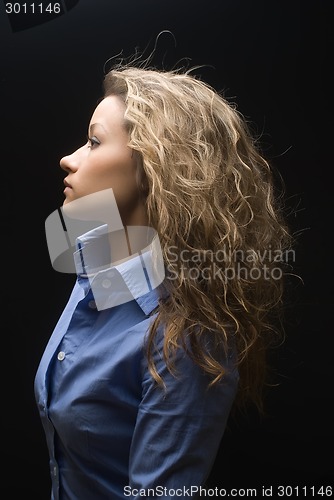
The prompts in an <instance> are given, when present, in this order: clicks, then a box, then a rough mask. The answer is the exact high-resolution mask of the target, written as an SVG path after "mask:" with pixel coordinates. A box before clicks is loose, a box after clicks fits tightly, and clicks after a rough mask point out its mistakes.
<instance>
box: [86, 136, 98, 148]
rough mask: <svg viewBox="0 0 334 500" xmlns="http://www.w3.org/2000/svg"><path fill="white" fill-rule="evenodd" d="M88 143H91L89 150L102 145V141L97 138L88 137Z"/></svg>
mask: <svg viewBox="0 0 334 500" xmlns="http://www.w3.org/2000/svg"><path fill="white" fill-rule="evenodd" d="M87 141H88V142H89V145H88V147H89V148H93V147H94V146H98V145H99V144H100V141H99V140H98V139H97V138H96V137H87Z"/></svg>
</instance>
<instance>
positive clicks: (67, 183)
mask: <svg viewBox="0 0 334 500" xmlns="http://www.w3.org/2000/svg"><path fill="white" fill-rule="evenodd" d="M64 186H65V189H64V191H67V190H68V189H72V186H71V184H70V183H69V182H67V180H66V179H64Z"/></svg>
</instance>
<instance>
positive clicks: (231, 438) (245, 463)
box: [0, 0, 334, 500]
mask: <svg viewBox="0 0 334 500" xmlns="http://www.w3.org/2000/svg"><path fill="white" fill-rule="evenodd" d="M5 3H6V2H2V3H1V4H0V32H1V39H0V42H1V45H0V50H1V65H0V68H1V79H0V85H1V86H0V89H1V111H0V112H1V127H2V133H1V156H0V157H1V170H2V198H1V200H2V203H3V214H4V217H3V219H2V221H3V235H4V236H3V239H2V241H3V244H2V247H3V250H4V257H2V262H3V268H2V276H3V287H2V289H3V301H4V302H3V303H4V305H5V307H4V310H3V311H4V321H3V323H2V331H3V333H2V359H3V367H4V375H3V377H2V382H3V389H4V391H3V403H2V414H3V417H4V423H3V426H2V430H3V434H4V435H3V441H4V442H6V443H8V444H7V445H6V446H5V447H4V448H3V449H4V452H3V454H4V457H3V458H4V459H5V461H6V471H7V469H8V472H6V474H5V476H4V477H3V484H2V486H3V488H5V487H6V486H7V487H8V490H9V491H10V492H11V495H10V496H9V497H7V498H16V496H15V494H17V495H19V496H20V498H26V496H28V495H29V496H31V498H33V499H36V500H39V499H42V500H44V499H45V500H47V499H48V497H49V486H50V485H49V471H48V456H47V451H46V445H45V442H44V435H43V432H42V428H41V425H40V421H39V416H38V414H37V410H36V407H35V401H34V395H33V380H34V375H35V371H36V369H37V365H38V362H39V359H40V357H41V355H42V352H43V349H44V347H45V345H46V342H47V340H48V338H49V335H50V334H51V332H52V329H53V327H54V325H55V322H56V321H57V319H58V316H59V314H60V313H61V311H62V309H63V306H64V305H65V302H66V300H67V297H68V295H69V292H70V290H71V287H72V284H73V276H68V275H63V274H60V273H57V272H55V271H54V270H53V269H52V267H51V264H50V261H49V256H48V252H47V247H46V240H45V232H44V222H45V219H46V218H47V216H48V215H49V214H50V213H51V212H53V211H54V210H55V209H56V208H58V207H59V206H60V205H61V204H62V201H63V194H62V190H63V185H62V179H63V175H62V173H61V170H60V168H59V159H60V158H61V157H62V156H63V155H64V154H67V153H69V152H71V151H73V149H74V148H76V147H78V146H79V145H80V144H82V142H83V141H84V140H85V137H86V127H87V124H88V121H89V119H90V115H91V113H92V111H93V109H94V107H95V105H96V103H97V99H98V98H99V97H100V96H101V88H102V87H101V83H102V78H103V72H104V63H105V62H106V61H107V60H108V59H109V58H111V57H113V56H115V55H116V54H118V53H120V52H121V51H123V54H124V55H125V56H128V55H131V54H132V53H133V52H134V51H135V49H136V47H137V48H138V49H139V50H141V51H143V50H144V49H145V48H147V49H146V52H145V54H146V55H148V54H149V53H150V52H151V51H152V49H153V46H154V43H155V40H156V37H157V35H158V33H160V32H162V31H165V30H169V31H170V32H172V34H173V36H171V35H168V34H167V33H165V34H162V35H161V36H160V38H159V42H158V44H157V51H156V56H155V59H154V60H155V62H156V64H157V65H158V66H160V67H162V66H164V67H165V68H167V69H170V68H171V67H172V66H173V65H174V64H178V63H179V61H181V60H183V64H185V65H188V66H194V65H203V68H202V69H200V70H198V71H197V73H199V74H200V75H201V76H202V78H203V79H205V80H206V81H208V82H209V83H210V84H212V85H213V86H215V87H216V88H217V90H224V92H225V95H226V96H227V97H228V98H230V99H231V100H233V101H234V102H236V103H237V105H238V108H239V110H240V111H241V112H242V113H243V114H244V115H245V116H246V117H247V118H248V120H249V121H250V122H251V123H252V126H253V128H254V129H255V130H256V131H257V132H258V133H259V134H261V137H262V139H261V140H262V146H263V148H264V150H265V153H266V155H267V157H268V158H269V159H270V161H271V162H272V164H273V165H274V167H275V168H276V169H277V171H278V172H279V173H280V174H281V175H282V177H283V180H284V183H285V189H286V193H285V196H286V200H287V208H288V212H289V214H290V215H289V216H288V219H289V223H290V226H291V228H292V230H293V231H294V232H295V233H296V235H297V236H298V237H297V245H296V248H295V251H296V258H295V263H294V272H295V273H296V274H298V275H300V276H301V278H302V281H301V280H298V279H295V280H292V281H291V285H290V289H289V293H288V300H287V312H286V333H287V338H286V341H285V343H284V345H283V346H282V347H281V348H280V350H279V351H278V352H276V353H275V355H274V357H273V360H274V363H275V367H276V373H277V379H276V380H277V383H278V385H277V386H276V387H274V388H273V389H272V390H271V391H270V392H269V394H268V397H267V400H266V405H267V412H268V416H267V417H266V418H264V419H260V418H258V417H257V416H256V414H255V413H254V412H252V411H250V412H249V413H248V414H247V415H245V416H244V417H242V418H239V419H238V421H232V422H231V423H230V424H229V427H228V429H227V431H226V434H225V436H224V438H223V442H222V443H221V447H220V451H219V454H218V457H217V460H216V463H215V466H214V469H213V472H212V475H211V477H210V482H209V484H210V485H211V486H213V487H214V486H218V487H234V488H245V489H246V488H250V487H256V488H259V490H258V491H259V493H258V496H261V495H260V488H261V487H262V485H265V486H266V487H270V486H271V485H274V486H277V485H279V484H280V485H282V486H283V487H284V488H288V487H289V486H299V487H300V488H301V487H303V486H307V487H308V488H310V487H312V486H316V487H318V486H321V485H324V486H326V485H328V484H332V483H333V458H332V450H333V430H332V424H333V412H332V409H331V405H332V403H333V375H332V374H333V341H332V336H333V327H332V322H331V314H332V309H333V306H334V303H333V292H332V286H331V283H332V282H333V280H332V278H331V274H332V260H333V259H332V248H331V244H330V242H331V241H332V240H331V236H332V235H331V233H332V227H333V225H332V210H331V209H332V207H333V205H332V203H331V202H332V179H333V176H332V169H333V162H332V148H331V145H332V141H333V139H332V133H333V128H332V124H331V119H332V117H331V115H330V112H329V109H330V105H331V101H332V88H330V85H329V80H330V78H329V76H330V75H329V73H330V66H331V64H330V62H331V59H330V55H331V54H330V53H329V34H330V29H331V26H330V15H329V2H328V3H326V2H324V1H322V0H318V1H314V2H305V1H296V0H290V1H287V0H281V1H276V0H269V1H268V0H254V1H249V0H216V1H213V0H206V1H201V2H200V1H198V0H177V1H176V0H127V1H116V0H94V1H92V0H79V1H72V2H69V1H68V2H60V4H61V7H62V9H63V14H62V15H58V16H57V15H56V16H53V17H52V15H51V14H49V15H48V14H47V13H45V15H44V17H43V16H41V15H38V16H37V14H36V13H35V14H32V13H31V12H30V14H28V13H27V14H24V15H22V10H21V15H19V14H15V15H11V16H7V14H6V8H5ZM17 3H18V2H17ZM21 3H23V2H21ZM40 3H41V2H38V3H36V4H35V6H36V8H38V7H37V6H38V5H39V4H40ZM48 3H49V2H44V4H45V5H47V4H48ZM30 4H31V2H28V3H27V5H30ZM71 7H72V8H71ZM22 9H23V7H22ZM285 494H286V496H288V495H289V490H288V489H286V492H285ZM299 496H305V494H304V491H303V492H302V491H300V492H299Z"/></svg>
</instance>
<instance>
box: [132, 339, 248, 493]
mask: <svg viewBox="0 0 334 500" xmlns="http://www.w3.org/2000/svg"><path fill="white" fill-rule="evenodd" d="M162 342H163V335H161V334H160V335H159V338H158V350H157V352H156V353H155V363H156V367H157V370H158V373H159V374H160V375H161V377H162V378H163V380H164V381H165V384H166V390H164V389H163V388H160V387H158V386H157V384H156V383H155V382H154V380H153V379H152V376H151V374H150V373H149V371H148V368H147V364H146V368H145V369H144V376H143V394H142V401H141V404H140V406H139V411H138V416H137V421H136V426H135V432H134V435H133V440H132V445H131V452H130V464H129V466H130V467H129V469H130V483H129V492H132V496H131V498H132V499H137V498H138V499H139V498H142V497H143V495H145V496H146V497H151V498H159V497H160V498H165V499H169V498H175V497H177V496H178V497H179V498H180V497H181V498H187V497H188V496H190V497H192V498H196V491H197V490H199V488H200V486H201V485H203V484H204V482H205V480H206V479H207V477H208V475H209V473H210V471H211V468H212V465H213V462H214V459H215V457H216V454H217V452H218V447H219V444H220V441H221V438H222V436H223V433H224V430H225V427H226V422H227V419H228V415H229V413H230V409H231V406H232V403H233V400H234V397H235V394H236V389H237V383H238V372H237V370H236V369H235V368H233V366H232V364H233V363H232V358H233V357H234V356H232V357H231V358H228V359H226V360H225V363H224V364H225V366H226V369H227V374H226V376H225V377H224V378H223V380H222V381H221V382H220V383H219V384H217V385H214V386H213V387H211V388H208V383H209V378H208V377H207V376H206V375H205V374H204V373H203V371H202V370H201V369H200V368H199V367H198V366H197V365H195V363H194V362H193V361H192V360H191V359H190V357H189V356H188V355H187V354H186V353H185V351H184V350H181V349H180V350H179V351H178V354H177V357H176V361H175V367H176V370H177V371H176V374H175V375H174V374H171V373H170V372H169V371H168V369H167V366H166V364H165V362H164V360H163V358H162V355H161V349H162ZM159 353H160V354H159ZM229 365H230V366H229ZM176 490H177V492H176Z"/></svg>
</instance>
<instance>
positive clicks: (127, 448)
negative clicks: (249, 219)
mask: <svg viewBox="0 0 334 500" xmlns="http://www.w3.org/2000/svg"><path fill="white" fill-rule="evenodd" d="M88 239H89V238H88ZM88 239H86V238H85V236H83V237H82V238H80V241H79V245H78V248H79V250H78V251H79V253H78V254H77V257H78V256H79V257H80V258H79V259H77V268H78V276H77V280H76V283H75V285H74V288H73V290H72V293H71V295H70V298H69V300H68V303H67V305H66V307H65V309H64V311H63V313H62V315H61V317H60V318H59V321H58V323H57V325H56V327H55V329H54V332H53V334H52V336H51V337H50V339H49V342H48V344H47V346H46V348H45V351H44V354H43V356H42V359H41V361H40V365H39V367H38V370H37V373H36V378H35V394H36V401H37V405H38V409H39V412H40V416H41V420H42V424H43V427H44V430H45V434H46V440H47V445H48V450H49V454H50V472H51V483H52V493H51V498H52V499H53V500H121V499H122V500H124V499H125V498H130V499H139V498H142V497H143V496H150V497H151V498H152V497H153V498H154V497H156V498H157V497H161V498H167V499H168V498H175V492H176V490H177V491H178V493H182V491H183V492H184V494H183V495H181V498H182V497H186V496H189V495H188V493H190V492H191V494H192V497H193V498H195V492H196V487H199V486H200V485H203V484H204V482H205V480H206V478H207V476H208V474H209V473H210V470H211V467H212V465H213V461H214V459H215V456H216V454H217V451H218V447H219V443H220V441H221V438H222V436H223V433H224V430H225V427H226V422H227V418H228V415H229V412H230V409H231V406H232V403H233V400H234V398H235V394H236V390H237V384H238V372H237V370H236V369H235V368H234V367H233V355H231V357H227V358H226V359H225V360H224V364H225V366H226V369H227V374H226V376H225V377H224V378H223V380H222V381H221V382H220V383H219V384H216V385H214V386H213V387H212V388H210V389H208V382H209V379H208V377H207V376H206V375H204V374H203V372H202V371H201V370H200V368H199V367H198V366H197V365H195V363H194V362H193V361H192V360H191V359H190V358H189V356H188V355H187V354H186V353H185V352H184V351H183V350H181V349H179V351H178V352H177V357H176V361H175V368H176V373H175V374H171V373H170V372H169V370H168V369H167V367H166V364H165V362H164V359H163V356H162V346H163V341H164V332H163V329H162V328H160V329H159V330H158V333H157V336H156V344H157V349H156V351H155V352H154V362H155V364H156V368H157V371H158V373H159V374H160V375H161V377H162V378H163V380H164V382H165V384H166V389H165V390H164V389H163V388H160V387H159V386H157V384H156V383H155V381H154V380H153V378H152V376H151V374H150V371H149V369H148V363H147V358H146V352H145V340H146V335H147V333H148V330H149V327H150V325H151V323H152V321H153V320H154V318H155V317H156V314H157V313H156V312H155V310H156V308H157V307H158V305H159V297H160V296H161V291H163V289H164V288H163V284H162V285H161V286H158V287H155V288H154V287H152V286H150V284H149V275H150V273H149V272H147V273H145V275H146V277H147V280H148V288H149V291H148V292H147V291H146V293H144V294H142V295H141V294H140V293H138V286H139V282H138V273H136V272H135V270H136V268H137V267H138V266H140V267H142V266H143V259H142V258H140V256H136V257H135V258H132V259H129V260H128V261H126V262H124V263H122V264H120V265H118V266H112V267H110V268H104V269H102V270H101V271H99V272H98V273H97V274H96V276H95V277H94V280H96V281H95V282H94V287H92V283H93V281H92V280H91V279H89V276H88V275H87V274H85V272H84V270H85V267H87V266H83V267H80V264H79V263H81V264H83V259H82V257H83V255H84V251H83V249H84V248H85V245H86V243H87V240H88ZM85 257H86V260H87V259H89V257H88V255H87V254H86V256H85ZM145 262H146V264H148V262H149V259H145ZM86 264H88V263H86ZM139 274H140V273H139ZM104 280H107V281H104ZM120 280H121V282H122V284H123V286H125V287H126V290H127V291H128V292H131V293H132V295H133V297H135V298H133V299H132V300H127V301H124V302H122V303H118V304H117V305H114V306H112V307H107V308H103V309H100V310H99V309H98V308H97V307H96V300H95V297H94V295H93V291H92V288H94V290H95V291H96V290H98V283H100V285H101V290H100V291H101V294H102V295H103V290H104V291H105V293H106V294H107V295H108V297H110V292H112V290H115V289H116V290H118V289H119V283H120ZM106 284H108V287H106ZM108 300H109V298H108ZM190 488H191V490H190ZM179 497H180V494H179Z"/></svg>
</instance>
